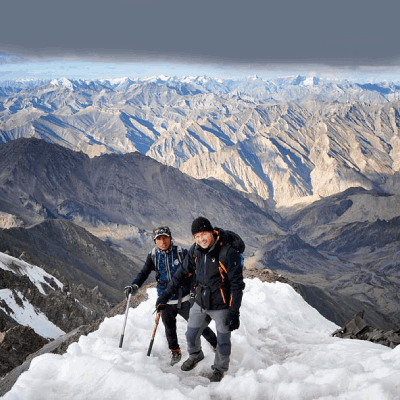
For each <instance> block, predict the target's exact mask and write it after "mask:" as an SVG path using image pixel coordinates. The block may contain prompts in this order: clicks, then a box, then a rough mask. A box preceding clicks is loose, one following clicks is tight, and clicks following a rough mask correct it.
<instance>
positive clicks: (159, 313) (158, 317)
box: [147, 311, 162, 356]
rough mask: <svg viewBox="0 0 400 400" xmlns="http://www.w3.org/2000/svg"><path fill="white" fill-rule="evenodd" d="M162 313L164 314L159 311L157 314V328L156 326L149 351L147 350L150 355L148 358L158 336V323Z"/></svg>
mask: <svg viewBox="0 0 400 400" xmlns="http://www.w3.org/2000/svg"><path fill="white" fill-rule="evenodd" d="M161 312H162V311H159V312H158V313H157V316H156V326H155V327H154V329H153V334H152V335H151V340H150V344H149V349H148V350H147V355H148V356H150V353H151V349H152V348H153V343H154V338H155V336H156V332H157V327H158V323H159V322H160V317H161Z"/></svg>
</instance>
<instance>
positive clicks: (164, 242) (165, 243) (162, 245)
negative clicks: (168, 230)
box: [156, 235, 171, 251]
mask: <svg viewBox="0 0 400 400" xmlns="http://www.w3.org/2000/svg"><path fill="white" fill-rule="evenodd" d="M170 244H171V238H170V237H169V236H165V235H161V236H159V237H158V238H156V245H157V246H158V248H159V249H160V250H164V251H165V250H168V249H169V246H170Z"/></svg>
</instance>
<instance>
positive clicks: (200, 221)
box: [192, 217, 214, 235]
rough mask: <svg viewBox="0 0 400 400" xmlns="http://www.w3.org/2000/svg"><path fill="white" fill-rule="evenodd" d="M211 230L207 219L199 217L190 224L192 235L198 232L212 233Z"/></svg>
mask: <svg viewBox="0 0 400 400" xmlns="http://www.w3.org/2000/svg"><path fill="white" fill-rule="evenodd" d="M213 230H214V229H213V227H212V225H211V222H210V221H209V220H208V219H207V218H204V217H199V218H196V219H195V220H194V221H193V222H192V235H195V234H196V233H198V232H212V231H213Z"/></svg>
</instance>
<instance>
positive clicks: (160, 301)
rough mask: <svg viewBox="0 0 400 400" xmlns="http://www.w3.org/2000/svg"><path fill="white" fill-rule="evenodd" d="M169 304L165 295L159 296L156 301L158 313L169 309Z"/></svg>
mask: <svg viewBox="0 0 400 400" xmlns="http://www.w3.org/2000/svg"><path fill="white" fill-rule="evenodd" d="M167 302H168V300H167V299H165V298H164V296H163V295H161V296H158V299H157V301H156V310H157V312H161V311H163V310H165V307H167Z"/></svg>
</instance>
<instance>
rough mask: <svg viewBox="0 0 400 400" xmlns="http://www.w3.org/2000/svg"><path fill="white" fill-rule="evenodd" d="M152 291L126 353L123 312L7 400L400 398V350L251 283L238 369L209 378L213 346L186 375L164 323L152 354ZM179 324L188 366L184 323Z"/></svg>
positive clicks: (134, 317)
mask: <svg viewBox="0 0 400 400" xmlns="http://www.w3.org/2000/svg"><path fill="white" fill-rule="evenodd" d="M148 293H149V300H148V301H146V302H144V303H142V304H141V305H140V306H139V307H137V308H136V309H130V311H129V315H128V321H127V325H126V330H125V338H124V344H123V347H122V349H121V348H119V347H118V345H119V339H120V335H121V329H122V326H123V321H124V315H119V316H116V317H113V318H109V319H106V320H105V321H104V322H103V323H102V324H101V326H100V328H99V330H98V331H96V332H93V333H92V334H89V335H88V336H82V337H81V338H80V340H79V342H78V343H74V344H72V345H70V346H69V348H68V351H67V353H65V354H64V355H63V356H60V355H54V354H46V355H42V356H39V357H37V358H35V359H34V360H33V361H32V363H31V366H30V369H29V370H28V371H27V372H25V373H24V374H22V375H21V376H20V377H19V379H18V381H17V382H16V384H15V385H14V387H13V388H12V390H11V391H10V392H8V393H7V394H6V395H5V396H4V397H3V399H4V400H11V399H13V400H17V399H24V400H25V399H29V400H39V399H40V400H50V399H51V400H52V399H58V400H62V399H68V400H70V399H74V400H89V399H96V400H98V399H101V400H106V399H110V400H111V399H118V400H123V399H144V398H146V399H163V400H181V399H196V400H208V399H232V400H233V399H247V400H251V399H274V400H284V399H285V400H286V399H287V400H289V399H290V400H298V399H303V400H306V399H307V400H308V399H321V400H322V399H323V400H333V399H342V400H360V399H368V400H372V399H376V400H378V399H379V400H389V399H392V400H394V399H398V398H400V383H399V380H398V377H399V373H400V346H398V347H397V348H395V349H390V348H388V347H385V346H381V345H378V344H374V343H371V342H367V341H358V340H345V339H339V338H334V337H331V336H330V335H331V333H332V332H333V331H335V330H336V329H337V328H338V327H337V326H335V325H334V324H333V323H331V322H329V321H327V320H326V319H324V318H323V317H322V316H321V315H320V314H319V313H318V312H317V311H316V310H315V309H313V308H312V307H310V306H309V305H308V304H307V303H306V302H305V301H304V300H303V299H302V297H301V296H300V295H299V294H297V293H296V292H295V291H294V290H293V289H292V288H291V287H290V286H288V285H286V284H283V283H279V282H277V283H266V282H264V283H263V282H261V281H260V280H258V279H253V280H246V289H245V293H244V298H243V305H242V308H241V326H240V328H239V329H238V330H237V331H234V332H233V333H232V343H233V351H232V356H231V366H230V369H229V371H228V372H227V374H226V375H225V377H224V379H223V380H222V381H221V382H219V383H210V382H209V380H208V378H207V375H208V374H209V373H210V372H211V369H210V366H211V365H212V362H213V356H214V353H213V352H212V350H211V348H210V347H209V345H208V344H204V352H205V359H204V360H203V361H202V362H201V363H200V364H199V365H198V366H197V367H196V368H195V369H194V370H193V371H190V372H183V371H181V369H180V365H181V363H179V364H177V365H175V366H174V367H171V366H170V365H169V354H168V353H169V352H168V349H167V345H166V339H165V335H164V331H163V326H162V325H161V324H160V326H159V329H158V331H157V335H156V338H155V343H154V346H153V351H152V354H151V356H150V357H147V356H146V352H147V348H148V345H149V341H150V337H151V333H152V331H153V328H154V314H152V313H153V310H154V304H155V301H156V291H155V289H150V290H149V291H148ZM178 321H179V323H178V336H179V339H180V344H181V348H182V351H183V359H186V357H187V353H186V343H185V329H186V328H185V327H186V323H185V321H184V320H183V319H181V318H178ZM211 326H212V327H214V325H213V322H212V323H211Z"/></svg>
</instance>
